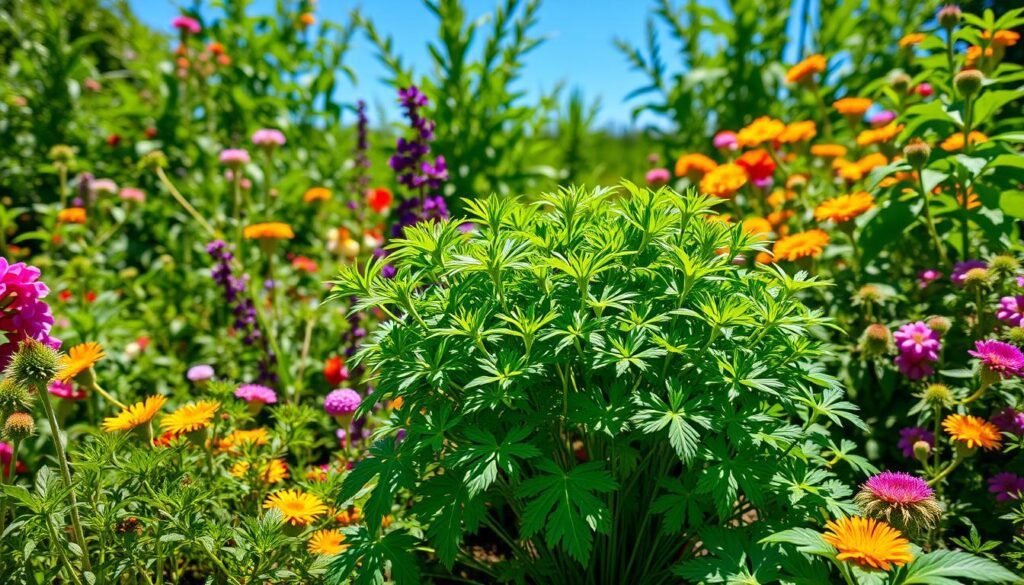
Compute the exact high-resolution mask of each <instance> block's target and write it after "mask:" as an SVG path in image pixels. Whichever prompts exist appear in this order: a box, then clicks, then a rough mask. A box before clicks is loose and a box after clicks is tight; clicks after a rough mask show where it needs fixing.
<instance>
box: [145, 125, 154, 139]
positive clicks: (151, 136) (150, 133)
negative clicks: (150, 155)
mask: <svg viewBox="0 0 1024 585" xmlns="http://www.w3.org/2000/svg"><path fill="white" fill-rule="evenodd" d="M146 138H148V139H150V140H152V139H154V138H156V128H154V127H152V126H150V127H149V128H146Z"/></svg>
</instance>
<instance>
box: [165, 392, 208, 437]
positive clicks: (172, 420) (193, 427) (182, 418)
mask: <svg viewBox="0 0 1024 585" xmlns="http://www.w3.org/2000/svg"><path fill="white" fill-rule="evenodd" d="M219 408H220V402H217V401H215V400H200V401H199V402H192V403H189V404H186V405H185V406H182V407H181V408H179V409H178V410H175V411H174V412H172V413H171V414H169V415H167V416H165V417H164V419H163V420H162V421H160V428H162V429H163V430H165V431H170V432H172V433H174V434H176V435H180V434H184V433H191V432H192V431H198V430H199V429H202V428H206V426H207V425H209V424H210V421H211V420H213V415H214V413H216V412H217V410H218V409H219Z"/></svg>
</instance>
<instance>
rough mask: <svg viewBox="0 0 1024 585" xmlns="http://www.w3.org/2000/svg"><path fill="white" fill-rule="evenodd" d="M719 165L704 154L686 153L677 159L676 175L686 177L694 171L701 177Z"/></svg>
mask: <svg viewBox="0 0 1024 585" xmlns="http://www.w3.org/2000/svg"><path fill="white" fill-rule="evenodd" d="M717 166H718V163H716V162H715V161H713V160H711V159H710V158H708V157H707V156H705V155H703V154H700V153H694V154H684V155H683V156H681V157H679V159H678V160H676V169H675V170H676V176H677V177H685V176H687V175H690V174H691V173H693V174H694V175H695V176H697V177H700V176H702V175H705V174H707V173H709V172H711V171H712V170H714V168H715V167H717Z"/></svg>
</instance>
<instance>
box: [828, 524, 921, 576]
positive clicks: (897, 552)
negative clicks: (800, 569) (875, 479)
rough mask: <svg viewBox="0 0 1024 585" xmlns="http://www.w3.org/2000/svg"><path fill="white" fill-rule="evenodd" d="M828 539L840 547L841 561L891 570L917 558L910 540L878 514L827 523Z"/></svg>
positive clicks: (867, 567) (838, 556)
mask: <svg viewBox="0 0 1024 585" xmlns="http://www.w3.org/2000/svg"><path fill="white" fill-rule="evenodd" d="M825 528H826V529H827V532H825V534H823V535H822V537H823V538H824V539H825V542H827V543H829V544H831V545H832V546H834V547H836V550H838V551H839V554H838V555H837V556H836V558H837V559H839V560H840V561H850V562H852V563H855V564H857V565H860V566H861V567H864V568H866V569H881V570H883V571H888V570H889V569H891V568H892V567H893V566H897V567H902V566H903V565H905V564H907V563H909V562H910V561H912V560H914V556H913V554H912V553H911V552H910V542H909V541H908V540H907V539H906V538H903V535H902V534H901V533H900V531H899V530H896V529H895V528H893V527H892V526H889V525H888V524H886V523H885V522H882V521H881V520H875V519H874V518H861V517H860V516H852V517H849V518H840V519H838V520H834V521H832V522H829V523H828V524H826V525H825Z"/></svg>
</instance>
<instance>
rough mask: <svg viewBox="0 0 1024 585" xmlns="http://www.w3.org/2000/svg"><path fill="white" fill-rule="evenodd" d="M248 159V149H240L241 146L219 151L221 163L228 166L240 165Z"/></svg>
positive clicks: (247, 161)
mask: <svg viewBox="0 0 1024 585" xmlns="http://www.w3.org/2000/svg"><path fill="white" fill-rule="evenodd" d="M250 160H251V159H250V158H249V151H247V150H242V149H241V148H225V149H224V150H222V151H220V162H221V164H224V165H227V166H229V167H240V166H242V165H244V164H248V163H249V161H250Z"/></svg>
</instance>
